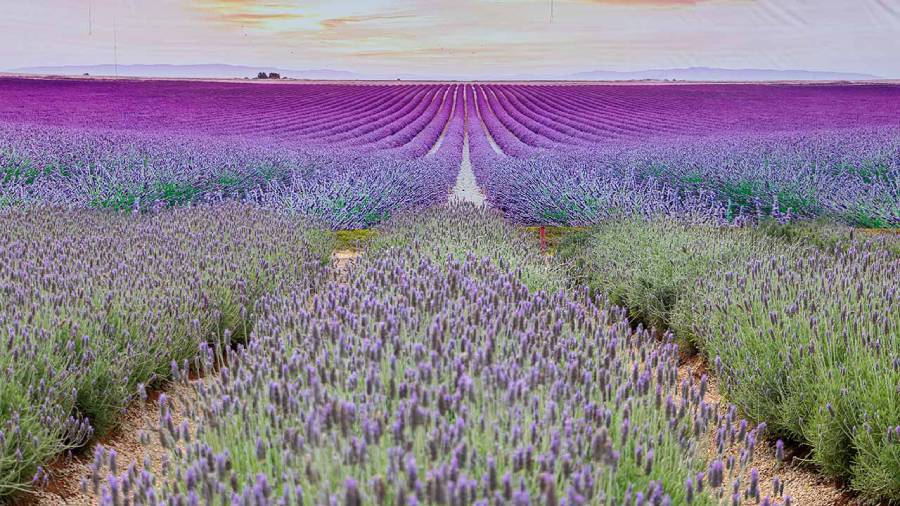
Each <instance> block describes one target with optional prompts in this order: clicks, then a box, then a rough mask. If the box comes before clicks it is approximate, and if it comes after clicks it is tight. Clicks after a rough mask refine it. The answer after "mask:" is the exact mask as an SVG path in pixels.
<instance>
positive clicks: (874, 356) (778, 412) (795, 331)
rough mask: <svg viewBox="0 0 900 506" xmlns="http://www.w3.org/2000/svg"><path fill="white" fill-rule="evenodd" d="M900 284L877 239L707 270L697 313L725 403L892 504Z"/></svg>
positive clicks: (899, 383)
mask: <svg viewBox="0 0 900 506" xmlns="http://www.w3.org/2000/svg"><path fill="white" fill-rule="evenodd" d="M898 280H900V263H898V261H897V259H896V257H893V256H891V255H890V254H889V253H888V251H886V250H884V249H882V248H879V247H877V245H876V244H875V243H873V242H872V241H865V242H863V241H858V242H853V243H851V244H849V245H847V244H844V245H838V246H835V247H833V248H830V249H829V250H827V251H822V250H818V249H817V250H809V251H807V250H804V249H800V250H787V249H781V250H780V251H779V250H776V251H772V252H768V253H766V252H757V253H756V254H755V255H754V256H753V258H751V259H750V260H747V261H742V262H741V263H740V264H738V265H733V266H731V267H729V268H727V269H724V270H723V271H721V272H714V273H711V275H710V276H708V280H707V282H706V283H705V284H706V288H705V289H704V295H703V298H702V302H701V303H699V304H698V305H697V306H696V307H694V308H693V310H694V312H695V313H696V316H695V317H694V319H693V321H694V322H695V333H696V335H697V338H698V340H699V342H700V345H701V347H703V348H704V349H705V350H706V353H708V355H709V356H710V357H715V363H716V368H717V373H718V375H719V377H720V384H721V385H723V386H724V389H725V393H726V394H727V396H728V398H729V400H731V401H733V402H734V403H735V404H736V405H737V406H738V407H739V408H740V409H741V411H742V412H743V413H745V414H747V415H748V416H751V417H753V418H757V419H760V420H766V421H767V422H768V423H769V424H770V426H771V427H772V429H773V430H774V431H775V432H776V433H777V434H779V435H782V436H785V437H787V438H790V439H791V440H794V441H799V442H802V443H805V444H808V445H809V446H811V447H812V450H813V451H812V454H811V458H812V460H814V461H815V462H816V463H817V464H818V465H819V466H820V468H821V469H822V470H823V471H824V472H825V473H827V474H831V475H836V476H841V477H847V478H849V479H850V484H851V486H852V487H853V488H854V489H856V490H858V491H860V492H862V493H864V494H866V495H868V496H871V497H874V498H880V499H884V498H887V499H890V500H898V499H900V431H898V429H897V427H898V426H900V409H898V406H900V310H898V307H900V282H898ZM776 454H777V455H778V456H779V457H781V456H782V454H783V447H777V448H776Z"/></svg>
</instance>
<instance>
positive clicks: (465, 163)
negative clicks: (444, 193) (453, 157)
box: [450, 132, 485, 204]
mask: <svg viewBox="0 0 900 506" xmlns="http://www.w3.org/2000/svg"><path fill="white" fill-rule="evenodd" d="M450 202H473V203H475V204H484V202H485V198H484V194H483V193H482V192H481V188H479V187H478V182H477V181H476V180H475V172H473V171H472V162H471V161H470V160H469V134H468V132H466V136H465V138H464V140H463V158H462V164H460V166H459V176H457V178H456V186H454V187H453V192H452V193H451V194H450Z"/></svg>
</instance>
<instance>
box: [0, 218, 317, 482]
mask: <svg viewBox="0 0 900 506" xmlns="http://www.w3.org/2000/svg"><path fill="white" fill-rule="evenodd" d="M329 257H330V239H329V238H328V236H326V235H325V234H324V233H322V232H316V231H315V230H312V229H310V228H308V227H307V226H306V225H305V223H304V222H303V221H302V220H297V219H293V218H290V217H287V216H285V215H283V214H273V213H268V212H265V211H264V210H261V209H259V208H256V207H252V206H243V205H237V204H223V205H220V206H216V207H206V206H204V207H186V208H180V209H178V210H173V211H168V212H165V213H163V214H158V215H157V214H148V215H134V216H132V215H128V214H124V215H111V214H107V213H97V212H92V211H77V210H69V209H40V210H33V211H24V212H23V211H3V212H0V370H2V371H3V374H2V375H0V400H2V408H0V496H6V495H8V494H10V493H13V492H15V491H17V490H21V489H22V487H23V486H24V485H26V484H29V483H32V482H34V483H35V484H40V483H42V482H44V481H45V480H47V479H48V478H49V476H48V474H47V473H46V472H45V470H44V468H42V467H41V466H45V465H46V464H47V463H48V462H49V461H50V460H51V459H53V458H54V457H56V456H59V455H61V454H63V453H64V452H66V451H68V450H70V449H73V448H74V447H77V446H79V445H81V444H84V443H85V442H86V441H87V440H88V439H89V438H91V437H92V436H94V435H95V434H99V433H103V432H105V431H107V430H109V429H110V428H111V427H112V426H113V425H114V423H115V422H116V421H117V419H118V418H119V417H120V416H121V415H122V413H123V411H124V409H125V408H126V407H127V406H128V404H129V403H130V401H131V400H132V398H134V396H136V395H137V394H138V393H139V392H140V391H141V390H142V389H144V388H145V387H146V388H149V386H150V385H152V384H159V383H161V382H163V381H166V380H169V379H172V378H173V372H177V370H178V368H180V367H184V363H185V362H184V361H185V360H193V358H194V357H195V356H196V355H197V353H198V352H199V350H200V347H201V346H202V345H205V344H207V343H219V345H220V346H221V345H228V343H237V342H241V341H243V340H245V339H246V338H247V336H248V334H249V331H250V327H251V326H252V323H253V321H254V320H255V318H256V317H255V316H254V314H253V311H254V309H253V308H254V304H255V303H256V302H257V301H258V300H260V298H261V297H262V296H263V295H265V294H266V293H270V292H273V291H277V290H279V289H280V288H281V287H282V286H283V285H284V284H285V282H287V281H288V280H289V281H290V286H291V287H292V289H294V290H298V293H302V292H303V291H306V292H309V291H311V290H313V289H314V288H315V287H316V286H318V285H320V284H321V283H322V282H323V279H324V277H325V275H326V269H325V267H324V265H325V262H323V259H327V258H329ZM176 364H178V365H176Z"/></svg>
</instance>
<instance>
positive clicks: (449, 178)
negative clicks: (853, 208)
mask: <svg viewBox="0 0 900 506" xmlns="http://www.w3.org/2000/svg"><path fill="white" fill-rule="evenodd" d="M0 132H2V135H0V203H2V204H3V205H5V206H9V205H14V206H22V205H48V204H50V205H66V206H73V207H83V208H112V209H124V210H133V209H139V210H140V209H147V208H152V207H155V206H160V205H161V206H171V205H175V204H181V203H189V202H212V201H222V200H242V201H252V202H256V203H261V204H264V205H266V206H270V207H274V208H277V209H281V210H285V211H288V212H291V213H294V214H299V215H305V216H310V217H314V218H316V219H317V220H320V221H321V222H322V223H323V224H325V225H327V226H330V227H334V228H362V227H369V226H372V225H373V224H376V223H377V222H379V221H381V220H383V219H384V218H385V217H387V216H389V215H390V214H392V213H394V212H397V211H402V210H405V209H409V208H416V207H421V206H426V205H430V204H433V203H436V202H442V201H444V200H446V196H447V194H448V191H449V188H450V187H451V186H452V183H453V181H454V179H455V177H456V172H457V171H458V167H459V166H458V161H457V160H456V159H455V158H454V157H452V156H450V157H447V156H441V157H428V158H420V159H415V160H402V159H395V158H393V157H391V156H387V155H379V154H378V153H377V152H376V153H371V152H368V151H365V150H363V151H352V150H349V151H342V150H338V149H336V148H331V149H308V150H299V149H294V148H290V147H285V146H279V145H274V146H272V145H266V144H263V143H259V142H240V143H239V142H236V141H234V140H228V141H225V140H217V139H214V138H210V139H203V138H198V137H195V136H190V137H186V136H176V135H167V136H161V135H155V134H147V133H129V132H123V131H119V132H109V131H98V130H88V129H78V130H68V129H59V128H47V127H42V128H38V127H23V126H16V125H0Z"/></svg>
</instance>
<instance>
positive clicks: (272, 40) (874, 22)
mask: <svg viewBox="0 0 900 506" xmlns="http://www.w3.org/2000/svg"><path fill="white" fill-rule="evenodd" d="M897 55H900V0H431V1H427V0H365V1H341V0H180V1H176V0H0V70H4V69H14V68H18V67H26V66H40V65H93V64H108V63H113V62H114V60H117V61H118V63H119V64H120V65H121V64H156V63H168V64H195V63H227V64H236V65H250V66H272V67H281V68H288V69H321V68H327V69H334V70H349V71H354V72H361V73H396V72H407V73H411V74H418V75H442V76H455V77H460V78H478V77H485V76H529V75H550V74H552V75H561V74H567V73H572V72H580V71H590V70H618V71H633V70H646V69H659V68H682V67H692V66H703V67H722V68H766V69H779V70H786V69H804V70H818V71H845V72H861V73H867V74H874V75H877V76H880V77H886V78H900V57H898V56H897Z"/></svg>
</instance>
